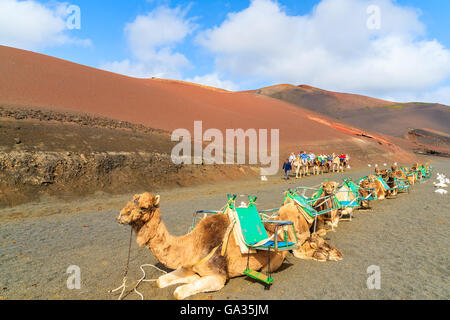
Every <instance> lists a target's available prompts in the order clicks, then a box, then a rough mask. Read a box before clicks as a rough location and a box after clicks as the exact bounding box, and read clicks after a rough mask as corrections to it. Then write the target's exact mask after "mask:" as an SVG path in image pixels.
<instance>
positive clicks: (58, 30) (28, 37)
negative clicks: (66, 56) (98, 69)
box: [0, 0, 91, 50]
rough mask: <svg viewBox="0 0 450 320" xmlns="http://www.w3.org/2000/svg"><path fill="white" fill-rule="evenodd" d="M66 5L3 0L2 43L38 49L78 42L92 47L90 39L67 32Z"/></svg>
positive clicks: (0, 9) (0, 4) (0, 2)
mask: <svg viewBox="0 0 450 320" xmlns="http://www.w3.org/2000/svg"><path fill="white" fill-rule="evenodd" d="M67 8H68V5H67V4H63V3H58V2H53V5H52V6H51V7H50V6H44V5H42V4H40V3H38V2H36V1H34V0H26V1H19V0H0V44H2V45H6V46H11V47H16V48H21V49H28V50H36V49H40V48H44V47H50V46H59V45H66V44H76V45H83V46H89V45H91V42H90V40H87V39H77V38H73V37H70V36H69V35H68V29H67V25H66V19H67V17H68V13H67Z"/></svg>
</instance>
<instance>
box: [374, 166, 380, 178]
mask: <svg viewBox="0 0 450 320" xmlns="http://www.w3.org/2000/svg"><path fill="white" fill-rule="evenodd" d="M375 174H376V175H377V176H381V169H380V168H378V167H376V168H375Z"/></svg>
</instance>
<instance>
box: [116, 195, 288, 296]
mask: <svg viewBox="0 0 450 320" xmlns="http://www.w3.org/2000/svg"><path fill="white" fill-rule="evenodd" d="M159 204H160V196H158V195H156V196H153V195H152V194H151V193H144V194H141V195H135V196H134V198H133V200H132V201H130V202H128V203H127V205H126V206H125V207H124V208H123V209H122V211H121V212H120V215H119V217H118V218H117V221H118V222H119V223H121V224H127V225H130V226H131V227H132V228H133V230H134V232H135V234H136V242H137V243H138V245H139V246H141V247H142V246H146V247H148V248H149V249H150V250H151V252H152V253H153V255H154V256H155V258H156V259H157V260H158V261H159V262H160V263H162V264H163V265H164V266H166V267H167V268H169V269H173V270H175V271H173V272H171V273H169V274H166V275H163V276H161V277H159V279H158V281H157V285H158V287H160V288H165V287H168V286H171V285H175V284H183V285H182V286H179V287H178V288H176V289H175V292H174V296H175V298H176V299H179V300H180V299H185V298H187V297H189V296H192V295H195V294H198V293H201V292H212V291H218V290H220V289H222V288H223V287H224V285H225V283H226V281H227V280H228V279H230V278H234V277H238V276H241V275H243V271H244V270H245V269H246V266H247V254H242V253H241V251H240V249H239V247H238V246H237V244H236V242H235V239H234V237H233V236H230V237H229V238H228V242H224V237H225V234H226V230H227V228H228V226H230V221H229V218H228V215H227V213H221V214H216V215H213V216H209V217H206V218H204V219H202V220H201V221H200V223H199V224H198V225H197V226H196V227H195V228H194V230H193V231H191V232H190V233H189V234H187V235H184V236H181V237H175V236H173V235H171V234H170V233H169V232H168V230H167V228H166V227H165V225H164V223H163V221H162V219H161V211H160V208H159ZM224 243H227V245H226V250H225V254H224V255H223V256H222V252H221V251H222V246H223V244H224ZM215 248H217V249H216V250H215ZM270 254H271V256H270V270H271V271H275V270H277V269H278V268H279V267H280V266H281V264H282V263H283V260H284V258H285V256H286V254H287V252H286V251H278V252H270ZM267 258H268V253H267V252H262V251H257V252H256V253H252V254H250V259H249V267H250V268H251V269H253V270H262V271H265V270H266V269H267V267H268V266H267V260H268V259H267ZM202 260H203V261H202Z"/></svg>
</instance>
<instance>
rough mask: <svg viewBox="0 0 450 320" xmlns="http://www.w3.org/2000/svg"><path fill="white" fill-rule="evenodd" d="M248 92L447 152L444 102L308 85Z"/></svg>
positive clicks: (448, 119) (448, 116) (448, 117)
mask: <svg viewBox="0 0 450 320" xmlns="http://www.w3.org/2000/svg"><path fill="white" fill-rule="evenodd" d="M249 92H253V93H256V94H260V95H264V96H268V97H272V98H276V99H279V100H281V101H285V102H289V103H291V104H293V105H297V106H299V107H301V108H306V109H308V110H311V111H315V112H318V113H320V114H323V115H327V116H328V117H331V118H334V119H336V120H339V121H343V122H345V123H347V124H349V125H352V126H356V127H359V128H362V129H364V130H367V131H370V132H376V133H378V134H381V135H383V136H384V137H386V138H387V139H390V140H392V141H395V142H396V143H397V144H399V145H401V146H402V147H404V148H406V149H407V150H415V151H416V150H417V151H423V152H426V151H435V153H441V154H443V155H444V156H447V155H448V153H449V152H450V146H449V145H448V142H447V143H443V140H448V135H449V134H450V132H449V123H450V111H449V110H450V109H449V107H448V106H445V105H440V104H436V103H419V102H411V103H398V102H392V101H385V100H380V99H374V98H371V97H366V96H361V95H355V94H348V93H340V92H332V91H326V90H322V89H318V88H314V87H311V86H307V85H300V86H294V85H276V86H272V87H267V88H262V89H259V90H253V91H249ZM417 132H420V136H421V137H425V138H424V139H415V135H414V133H417ZM416 136H417V135H416ZM393 137H395V138H397V139H394V138H393ZM398 138H401V139H402V140H407V141H401V140H399V139H398ZM430 153H432V152H430Z"/></svg>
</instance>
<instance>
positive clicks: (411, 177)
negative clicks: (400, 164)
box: [392, 167, 416, 186]
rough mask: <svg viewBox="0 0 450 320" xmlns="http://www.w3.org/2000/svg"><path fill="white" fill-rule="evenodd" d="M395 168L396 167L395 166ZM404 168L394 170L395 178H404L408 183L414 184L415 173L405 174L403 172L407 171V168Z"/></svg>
mask: <svg viewBox="0 0 450 320" xmlns="http://www.w3.org/2000/svg"><path fill="white" fill-rule="evenodd" d="M395 168H396V167H395ZM393 169H394V167H392V170H393ZM403 169H404V170H402V169H400V170H396V171H394V174H395V176H396V177H397V178H401V179H404V180H405V181H408V183H409V185H411V186H412V185H414V183H415V182H416V175H415V174H409V173H408V175H406V173H405V172H408V169H407V168H403Z"/></svg>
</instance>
